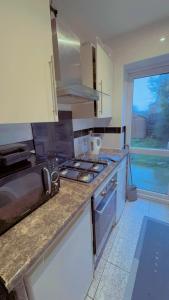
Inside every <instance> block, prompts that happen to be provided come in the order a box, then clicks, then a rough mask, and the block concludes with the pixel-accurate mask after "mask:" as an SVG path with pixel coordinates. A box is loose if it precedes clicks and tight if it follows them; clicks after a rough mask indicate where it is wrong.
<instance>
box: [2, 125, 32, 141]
mask: <svg viewBox="0 0 169 300" xmlns="http://www.w3.org/2000/svg"><path fill="white" fill-rule="evenodd" d="M32 139H33V136H32V129H31V124H26V123H25V124H0V145H6V144H11V143H17V142H22V141H29V140H32Z"/></svg>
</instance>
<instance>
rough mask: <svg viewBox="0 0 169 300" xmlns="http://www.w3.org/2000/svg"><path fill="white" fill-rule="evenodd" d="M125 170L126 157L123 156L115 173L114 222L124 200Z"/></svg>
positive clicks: (123, 205)
mask: <svg viewBox="0 0 169 300" xmlns="http://www.w3.org/2000/svg"><path fill="white" fill-rule="evenodd" d="M126 172H127V159H126V158H124V159H123V161H122V162H121V164H120V166H119V169H118V173H117V183H118V187H117V210H116V222H118V221H119V219H120V217H121V215H122V212H123V209H124V207H125V201H126Z"/></svg>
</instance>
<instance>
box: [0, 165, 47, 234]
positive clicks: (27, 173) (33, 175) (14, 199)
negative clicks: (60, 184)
mask: <svg viewBox="0 0 169 300" xmlns="http://www.w3.org/2000/svg"><path fill="white" fill-rule="evenodd" d="M44 168H45V166H36V167H34V168H29V169H26V170H24V171H21V172H17V173H14V174H12V175H10V176H8V177H6V178H3V179H1V181H0V234H2V233H3V232H5V231H6V230H7V229H8V228H9V227H11V226H12V225H14V224H15V223H17V222H18V221H19V220H21V219H22V218H23V217H25V216H26V215H27V214H29V213H30V212H31V211H33V210H34V209H35V208H37V207H38V206H40V205H41V204H42V203H43V202H44V201H46V199H47V195H46V191H45V185H44V180H43V170H44ZM45 169H47V168H45Z"/></svg>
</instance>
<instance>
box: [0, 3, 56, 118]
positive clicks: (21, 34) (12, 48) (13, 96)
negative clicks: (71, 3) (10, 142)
mask: <svg viewBox="0 0 169 300" xmlns="http://www.w3.org/2000/svg"><path fill="white" fill-rule="evenodd" d="M0 36H1V47H0V85H1V87H0V104H1V109H0V123H30V122H45V121H48V122H50V121H57V120H58V116H57V101H56V100H57V99H56V91H55V85H56V81H55V80H54V70H53V62H52V55H53V48H52V33H51V22H50V9H49V1H48V0H15V1H13V0H8V1H1V3H0Z"/></svg>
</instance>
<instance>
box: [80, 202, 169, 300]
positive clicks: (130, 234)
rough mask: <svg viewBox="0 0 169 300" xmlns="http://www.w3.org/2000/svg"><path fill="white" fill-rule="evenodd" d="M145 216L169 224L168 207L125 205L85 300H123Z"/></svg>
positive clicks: (138, 204)
mask: <svg viewBox="0 0 169 300" xmlns="http://www.w3.org/2000/svg"><path fill="white" fill-rule="evenodd" d="M144 216H150V217H153V218H156V219H160V220H163V221H166V222H169V206H168V205H164V204H161V203H157V202H150V201H147V200H137V201H136V202H130V203H129V202H127V203H126V207H125V209H124V211H123V214H122V217H121V219H120V222H119V223H118V225H117V226H116V227H115V228H114V230H113V232H112V234H111V235H110V238H109V241H108V243H107V245H106V248H105V250H104V253H103V256H102V258H101V260H100V262H99V265H98V267H97V269H96V272H95V275H94V280H93V282H92V285H91V287H90V289H89V292H88V297H87V298H86V300H91V299H93V300H125V299H123V298H124V291H125V288H126V285H127V280H128V276H129V273H130V269H131V265H132V260H133V257H134V253H135V249H136V245H137V241H138V237H139V233H140V229H141V225H142V220H143V217H144Z"/></svg>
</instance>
